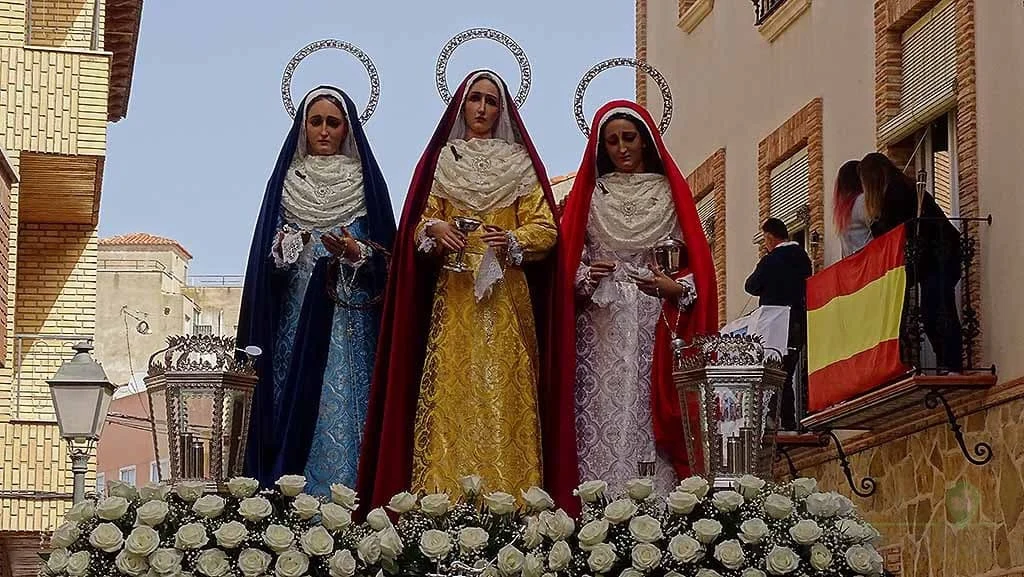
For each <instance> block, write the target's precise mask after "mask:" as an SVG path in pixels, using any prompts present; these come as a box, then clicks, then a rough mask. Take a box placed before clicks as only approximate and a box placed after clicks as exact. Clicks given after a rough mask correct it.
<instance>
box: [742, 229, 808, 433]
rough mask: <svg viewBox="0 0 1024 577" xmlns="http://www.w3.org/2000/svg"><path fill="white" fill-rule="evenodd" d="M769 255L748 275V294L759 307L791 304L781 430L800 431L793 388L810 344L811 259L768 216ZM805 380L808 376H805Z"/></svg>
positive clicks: (767, 246) (785, 231)
mask: <svg viewBox="0 0 1024 577" xmlns="http://www.w3.org/2000/svg"><path fill="white" fill-rule="evenodd" d="M761 231H762V232H763V233H764V244H765V249H767V251H768V252H767V254H765V255H764V257H762V258H761V261H760V262H758V263H757V268H755V269H754V272H752V273H750V276H749V277H747V282H746V284H745V285H744V288H745V289H746V291H747V293H749V294H751V295H754V296H756V297H758V306H765V305H771V306H787V307H789V346H788V349H789V350H788V351H786V356H785V359H784V363H785V367H786V374H787V377H786V385H785V386H784V387H783V389H782V422H781V424H780V426H781V429H783V430H786V431H795V430H797V422H796V402H795V399H796V397H795V394H794V390H793V387H794V386H795V385H794V382H793V381H794V376H795V372H796V368H797V364H798V362H799V359H800V353H801V351H802V350H803V348H804V345H805V344H806V343H807V278H808V277H810V276H811V259H810V258H809V257H808V256H807V252H806V251H804V249H803V247H801V246H800V245H799V244H797V243H795V242H793V241H791V240H789V230H788V229H787V228H786V224H785V223H784V222H782V221H781V220H779V219H777V218H769V219H768V220H766V221H764V224H763V225H762V226H761ZM801 382H803V383H806V378H805V379H802V381H801Z"/></svg>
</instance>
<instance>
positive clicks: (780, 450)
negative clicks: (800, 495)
mask: <svg viewBox="0 0 1024 577" xmlns="http://www.w3.org/2000/svg"><path fill="white" fill-rule="evenodd" d="M783 459H785V460H786V466H787V467H789V476H790V477H792V478H794V479H796V478H797V477H799V476H800V470H799V469H797V468H796V465H794V464H793V457H791V456H790V455H789V450H788V449H786V447H783V446H781V445H776V447H775V462H776V463H778V462H779V461H781V460H783Z"/></svg>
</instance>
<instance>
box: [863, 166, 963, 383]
mask: <svg viewBox="0 0 1024 577" xmlns="http://www.w3.org/2000/svg"><path fill="white" fill-rule="evenodd" d="M858 173H859V174H860V180H861V186H862V187H863V189H864V200H865V207H866V209H867V213H868V216H869V217H870V218H871V219H872V221H873V222H872V225H871V232H872V234H873V235H874V236H875V237H879V236H882V235H883V234H885V233H887V232H889V231H890V230H892V229H894V228H896V227H897V226H899V225H901V224H904V223H910V226H909V227H908V228H907V238H908V239H916V246H917V248H918V249H919V252H918V254H919V256H918V258H917V259H916V262H908V265H911V266H908V272H909V274H908V279H907V283H908V285H909V286H913V284H914V283H920V287H921V292H920V299H921V300H920V302H921V321H922V323H923V325H924V332H925V335H927V336H928V340H929V341H930V342H931V344H932V348H933V349H935V360H936V363H937V365H938V366H937V369H938V371H939V372H940V373H946V372H954V373H959V372H960V371H962V370H963V359H962V346H963V340H962V339H963V337H962V335H961V333H960V316H959V314H957V308H956V285H957V283H958V282H959V281H960V262H961V253H960V231H959V230H957V228H956V227H955V226H953V223H951V222H950V221H949V217H947V216H946V214H945V213H944V212H942V208H940V207H939V205H938V203H936V202H935V199H934V198H933V197H932V195H930V194H928V192H927V191H924V190H922V191H920V192H918V191H917V187H916V183H915V182H914V181H913V180H912V179H911V178H910V177H909V176H907V175H906V174H904V173H903V171H902V170H900V169H899V167H897V166H896V165H895V164H894V163H893V162H892V160H890V159H889V157H887V156H885V155H884V154H881V153H879V152H872V153H870V154H868V155H867V156H865V157H864V158H863V159H861V161H860V167H859V169H858ZM908 261H909V259H908Z"/></svg>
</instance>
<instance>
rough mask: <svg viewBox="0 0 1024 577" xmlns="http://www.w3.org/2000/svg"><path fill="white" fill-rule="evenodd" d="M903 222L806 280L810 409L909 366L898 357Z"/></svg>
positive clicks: (873, 384)
mask: <svg viewBox="0 0 1024 577" xmlns="http://www.w3.org/2000/svg"><path fill="white" fill-rule="evenodd" d="M905 246H906V225H902V226H900V227H898V228H896V229H894V230H892V231H890V232H888V233H887V234H885V235H884V236H882V237H880V238H877V239H875V240H873V241H872V242H870V243H868V245H867V246H866V247H864V249H862V250H861V251H860V252H858V253H857V254H854V255H852V256H850V257H848V258H845V259H843V260H841V261H839V262H837V263H835V264H834V265H832V266H830V267H828V268H826V269H825V270H823V271H821V272H819V273H818V274H816V275H814V276H812V277H811V278H810V279H808V280H807V371H808V373H809V379H808V381H809V382H808V395H807V401H808V403H807V404H808V409H809V410H810V411H812V412H814V411H820V410H822V409H826V408H828V407H830V406H832V405H835V404H836V403H840V402H842V401H846V400H849V399H851V398H853V397H855V396H857V395H860V394H862V393H865V392H867V391H869V390H871V389H873V388H876V387H878V386H879V385H882V384H885V383H887V382H889V381H891V380H893V379H895V378H897V377H899V376H900V375H902V374H904V373H906V372H907V371H908V370H909V367H907V366H906V365H905V364H903V362H902V360H901V358H900V344H899V342H900V339H899V337H900V321H901V319H902V318H903V301H904V298H905V294H906V288H907V271H906V266H905V265H906V259H905V254H904V248H905Z"/></svg>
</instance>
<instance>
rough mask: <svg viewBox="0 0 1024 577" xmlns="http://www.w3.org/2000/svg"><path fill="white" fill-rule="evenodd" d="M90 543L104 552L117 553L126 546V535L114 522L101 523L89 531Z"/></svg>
mask: <svg viewBox="0 0 1024 577" xmlns="http://www.w3.org/2000/svg"><path fill="white" fill-rule="evenodd" d="M89 544H90V545H92V546H93V547H95V548H97V549H99V550H100V551H103V552H104V553H116V552H118V551H120V550H121V547H123V546H124V535H123V534H122V533H121V530H120V529H118V528H117V525H115V524H113V523H100V524H99V525H97V526H96V528H95V529H93V530H92V532H91V533H89Z"/></svg>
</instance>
